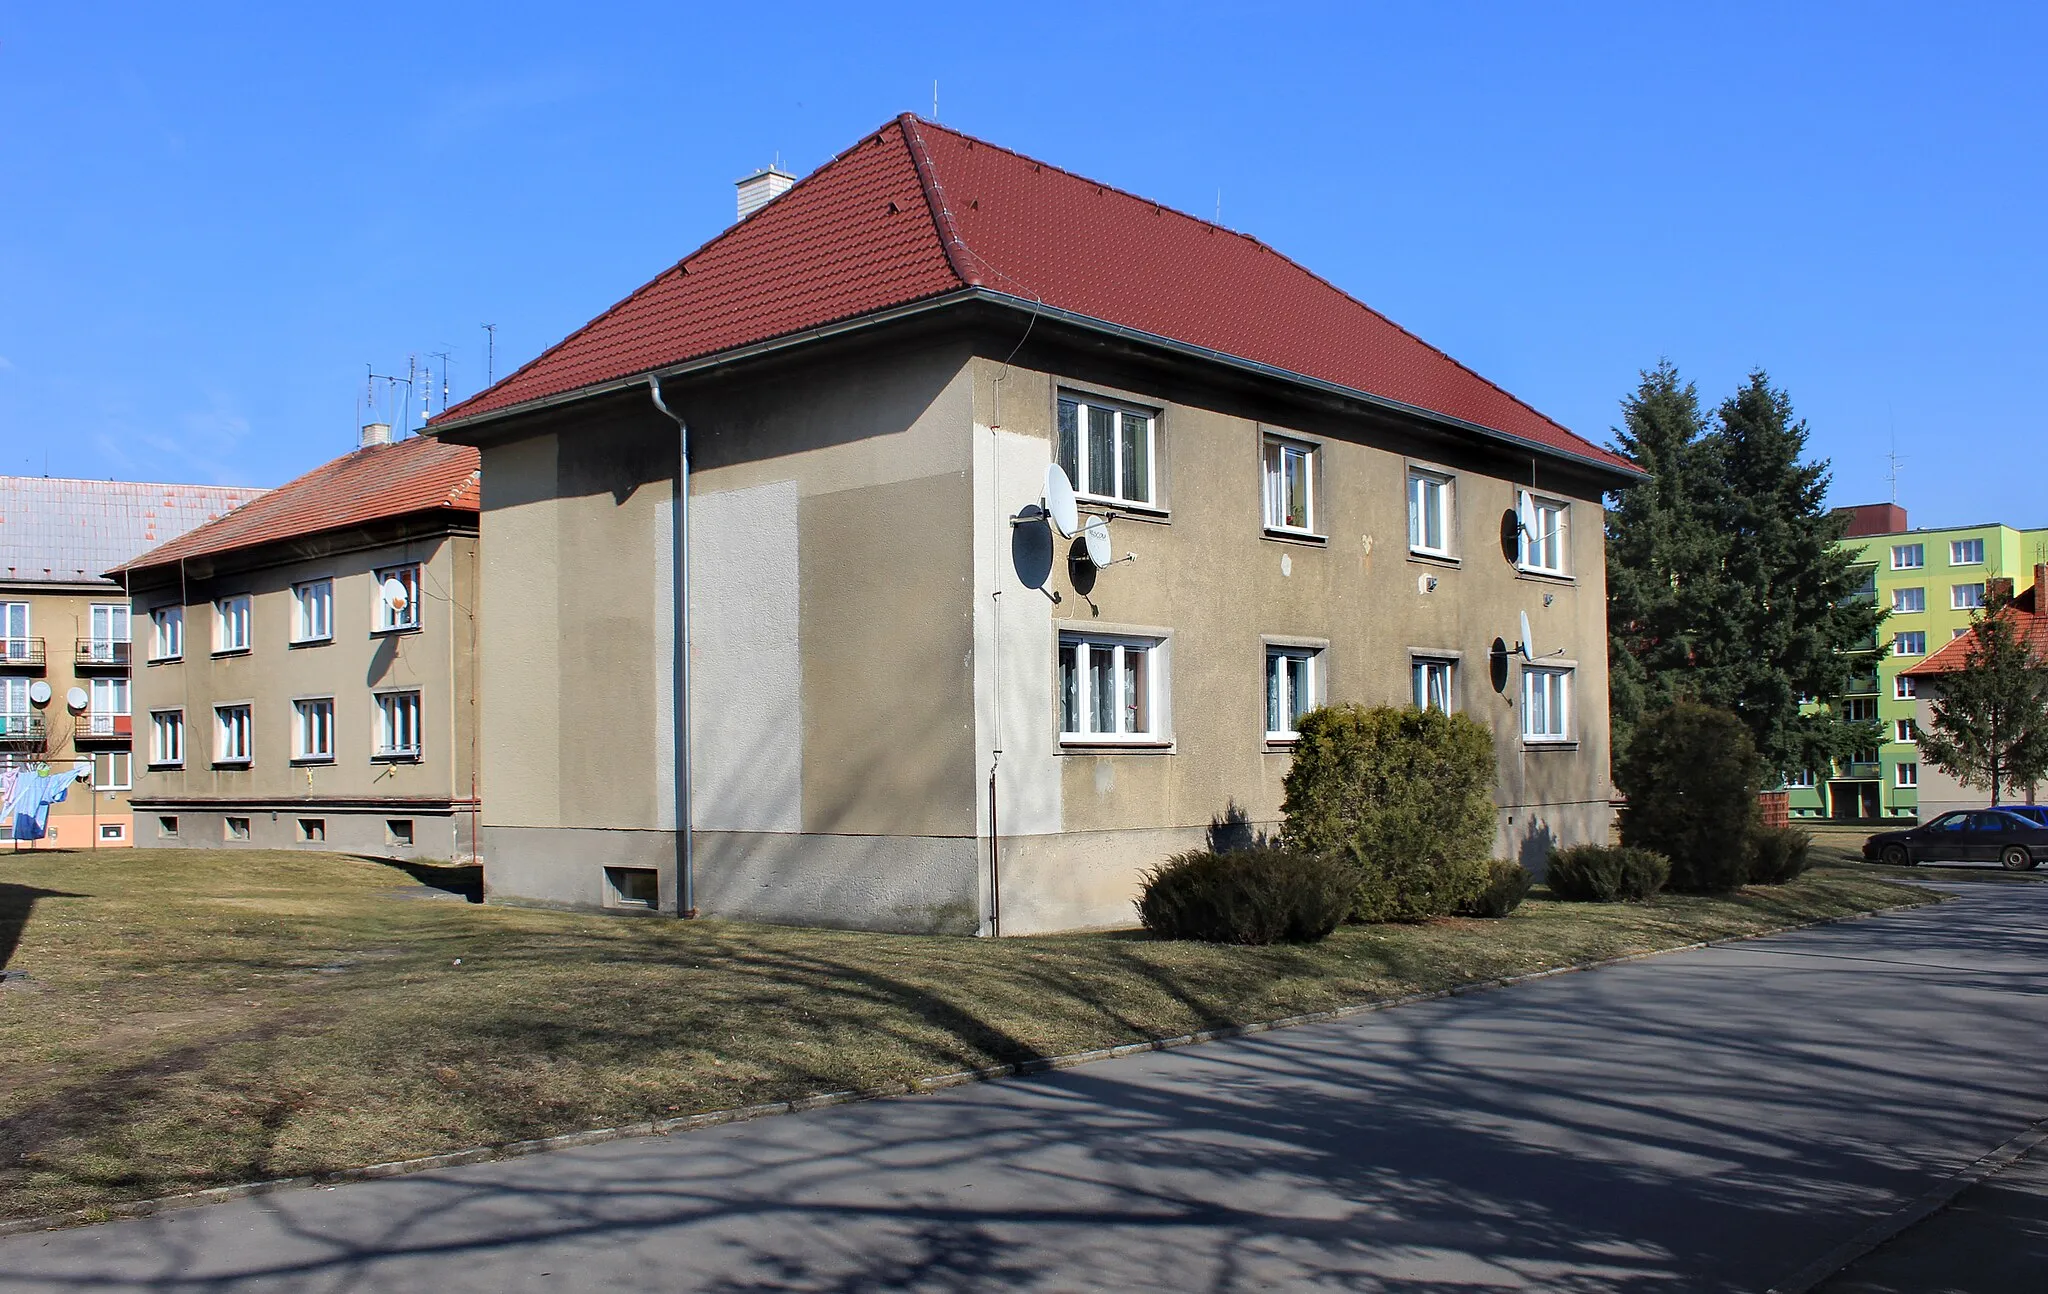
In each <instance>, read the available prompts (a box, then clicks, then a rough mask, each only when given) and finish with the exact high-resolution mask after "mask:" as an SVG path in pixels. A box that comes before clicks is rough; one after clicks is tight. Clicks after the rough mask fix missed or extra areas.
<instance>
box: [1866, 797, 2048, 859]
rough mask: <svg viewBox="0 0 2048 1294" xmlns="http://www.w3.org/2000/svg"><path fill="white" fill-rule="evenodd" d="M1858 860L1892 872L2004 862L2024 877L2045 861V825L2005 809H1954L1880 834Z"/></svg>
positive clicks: (2047, 851)
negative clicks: (1938, 865) (1910, 826)
mask: <svg viewBox="0 0 2048 1294" xmlns="http://www.w3.org/2000/svg"><path fill="white" fill-rule="evenodd" d="M1863 856H1864V857H1865V858H1867V859H1869V860H1871V861H1872V862H1878V863H1889V864H1890V865H1892V866H1893V867H1911V866H1912V865H1913V864H1915V863H2003V864H2004V865H2005V866H2006V867H2008V868H2010V869H2012V870H2013V871H2015V872H2024V871H2026V870H2028V869H2029V868H2033V867H2038V866H2040V865H2041V864H2042V863H2043V862H2044V861H2048V823H2040V822H2035V821H2034V820H2032V819H2031V818H2026V817H2022V816H2021V815H2019V814H2017V813H2012V812H2009V811H2007V810H2005V809H1957V810H1955V811H1954V812H1952V813H1944V814H1942V815H1941V816H1940V817H1938V818H1936V819H1935V820H1934V821H1932V822H1925V823H1922V824H1921V825H1919V826H1917V827H1914V828H1913V829H1912V830H1910V831H1880V832H1878V833H1877V834H1876V835H1874V836H1872V837H1871V838H1870V839H1868V840H1866V841H1864V842H1863Z"/></svg>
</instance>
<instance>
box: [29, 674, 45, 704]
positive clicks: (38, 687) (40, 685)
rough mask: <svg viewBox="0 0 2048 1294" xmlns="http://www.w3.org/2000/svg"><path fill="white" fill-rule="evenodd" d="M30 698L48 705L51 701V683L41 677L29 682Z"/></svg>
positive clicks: (37, 702)
mask: <svg viewBox="0 0 2048 1294" xmlns="http://www.w3.org/2000/svg"><path fill="white" fill-rule="evenodd" d="M28 699H29V700H31V701H33V702H35V703H36V704H37V705H48V704H49V703H50V685H49V684H48V683H45V682H43V680H41V679H37V680H36V681H35V682H33V683H31V684H29V685H28Z"/></svg>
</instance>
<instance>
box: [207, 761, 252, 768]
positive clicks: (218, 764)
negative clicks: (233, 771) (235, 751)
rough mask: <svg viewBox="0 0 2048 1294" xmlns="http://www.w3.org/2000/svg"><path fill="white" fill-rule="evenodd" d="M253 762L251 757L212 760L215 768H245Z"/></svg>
mask: <svg viewBox="0 0 2048 1294" xmlns="http://www.w3.org/2000/svg"><path fill="white" fill-rule="evenodd" d="M255 762H256V761H255V760H253V759H216V760H214V761H213V766H214V767H215V768H247V767H249V766H250V765H251V764H253V763H255Z"/></svg>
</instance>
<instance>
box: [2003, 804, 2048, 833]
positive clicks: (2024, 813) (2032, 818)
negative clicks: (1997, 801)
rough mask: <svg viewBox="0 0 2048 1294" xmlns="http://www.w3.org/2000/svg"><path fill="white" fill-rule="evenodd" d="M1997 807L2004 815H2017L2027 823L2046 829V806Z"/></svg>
mask: <svg viewBox="0 0 2048 1294" xmlns="http://www.w3.org/2000/svg"><path fill="white" fill-rule="evenodd" d="M1998 807H1999V808H2000V809H2001V810H2003V811H2004V812H2006V813H2017V814H2018V815H2020V816H2021V817H2022V818H2025V819H2026V820H2027V821H2029V822H2038V823H2040V824H2041V825H2042V826H2044V827H2048V804H2001V805H1999V806H1998Z"/></svg>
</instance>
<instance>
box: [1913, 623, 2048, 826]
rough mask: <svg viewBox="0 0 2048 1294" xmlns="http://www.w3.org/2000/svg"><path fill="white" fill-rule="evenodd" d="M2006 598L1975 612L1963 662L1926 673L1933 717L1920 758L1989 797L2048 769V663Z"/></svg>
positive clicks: (2032, 780)
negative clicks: (2035, 651)
mask: <svg viewBox="0 0 2048 1294" xmlns="http://www.w3.org/2000/svg"><path fill="white" fill-rule="evenodd" d="M2034 596H2035V597H2037V598H2038V597H2042V596H2044V594H2042V593H2041V592H2040V591H2038V590H2037V591H2036V592H2035V595H2034ZM2009 605H2010V603H2009V601H2008V600H2006V599H2000V600H1999V601H1998V603H1997V604H1996V605H1993V606H1989V607H1987V608H1985V610H1984V611H1983V612H1981V613H1980V614H1979V615H1978V616H1977V617H1976V618H1975V619H1974V621H1973V622H1972V624H1971V626H1970V641H1969V646H1968V648H1967V649H1966V651H1965V653H1964V656H1963V666H1962V668H1961V669H1959V670H1956V671H1955V672H1953V673H1950V674H1944V675H1942V676H1941V677H1940V678H1939V680H1934V679H1930V680H1928V683H1929V686H1930V687H1931V688H1932V689H1933V691H1934V696H1933V699H1932V702H1931V704H1930V705H1929V707H1928V713H1929V718H1930V721H1931V722H1930V726H1929V728H1928V730H1927V731H1926V732H1924V733H1922V734H1921V736H1920V757H1921V758H1922V759H1924V760H1926V761H1927V762H1928V763H1930V764H1932V765H1934V766H1935V767H1936V768H1939V769H1941V770H1942V771H1943V772H1945V773H1947V774H1948V775H1949V776H1951V777H1953V778H1955V779H1956V780H1957V781H1958V782H1961V783H1962V784H1963V785H1964V786H1972V787H1978V788H1980V789H1983V790H1988V791H1989V792H1990V793H1991V802H1992V803H1993V804H1997V803H1998V802H1999V799H1998V797H1999V794H2000V792H2001V791H2004V790H2015V789H2018V788H2020V787H2026V786H2032V785H2033V784H2034V783H2035V782H2037V781H2039V780H2040V779H2041V777H2042V776H2043V775H2044V774H2048V662H2043V661H2038V660H2036V659H2034V656H2033V653H2032V651H2031V650H2030V648H2029V647H2028V645H2027V643H2026V642H2025V641H2024V640H2022V638H2021V637H2020V633H2019V626H2018V624H2017V623H2016V622H2015V620H2014V617H2013V616H2012V615H2010V614H2008V613H2007V611H2006V608H2007V606H2009Z"/></svg>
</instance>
